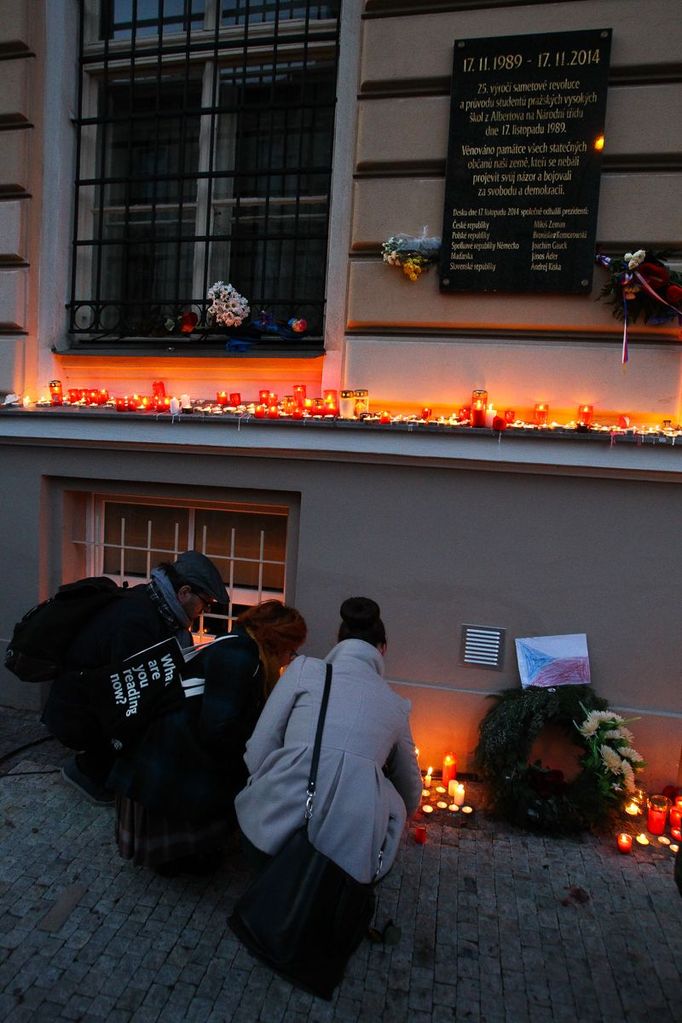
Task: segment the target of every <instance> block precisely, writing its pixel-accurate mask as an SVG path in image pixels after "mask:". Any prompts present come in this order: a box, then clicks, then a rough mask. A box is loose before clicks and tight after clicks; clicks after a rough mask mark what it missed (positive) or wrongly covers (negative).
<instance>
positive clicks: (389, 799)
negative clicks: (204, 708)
mask: <svg viewBox="0 0 682 1023" xmlns="http://www.w3.org/2000/svg"><path fill="white" fill-rule="evenodd" d="M326 662H329V663H330V664H331V665H332V666H333V675H332V685H331V694H330V697H329V705H328V707H327V716H326V718H325V724H324V732H323V734H322V749H321V753H320V762H319V767H318V772H317V787H316V793H315V799H314V804H313V814H312V818H311V820H310V822H309V825H308V833H309V836H310V840H311V842H312V844H313V845H314V846H315V848H316V849H318V850H319V851H320V852H322V853H324V854H325V855H326V856H329V858H330V859H332V860H333V861H334V862H335V863H337V864H338V865H339V866H340V867H342V868H343V869H344V870H346V871H347V872H348V873H349V874H351V875H352V876H353V877H354V878H356V879H357V880H358V881H363V882H368V881H372V880H373V879H375V878H376V877H382V876H383V875H384V874H385V873H386V872H387V871H388V869H389V868H390V867H391V865H392V863H393V861H394V859H395V857H396V854H397V852H398V845H399V842H400V837H401V834H402V830H403V826H404V824H405V820H406V817H407V815H408V814H409V815H411V814H413V813H414V811H415V810H416V809H417V807H418V806H419V802H420V798H421V788H422V780H421V775H420V773H419V767H418V765H417V760H416V756H415V751H414V741H413V739H412V734H411V732H410V724H409V712H410V703H409V701H408V700H404V699H403V698H402V697H400V696H398V695H397V693H395V692H393V690H392V689H391V688H390V686H389V685H388V684H387V683H386V682H385V681H384V679H383V678H382V672H383V657H382V656H381V654H380V653H379V651H378V650H377V649H376V647H373V646H371V644H369V643H365V642H364V640H359V639H346V640H343V641H342V642H341V643H338V644H337V645H336V646H335V647H334V648H333V650H331V652H330V653H329V654H328V655H327V658H326V661H321V660H318V659H317V658H313V657H297V658H296V660H295V661H294V662H293V663H292V664H291V665H290V666H289V668H287V670H286V672H285V673H284V674H283V675H282V677H281V679H280V680H279V682H278V683H277V685H276V686H275V688H274V690H273V692H272V693H271V695H270V697H269V698H268V701H267V703H266V705H265V709H264V710H263V713H262V714H261V717H260V719H259V721H258V724H257V725H256V729H255V731H254V733H253V735H252V736H251V739H250V740H249V742H248V743H247V746H246V754H245V757H244V759H245V761H246V765H247V767H248V769H249V774H250V777H249V780H248V783H247V786H246V788H245V789H243V790H242V792H240V793H239V795H238V796H237V798H236V800H235V809H236V811H237V817H238V820H239V825H240V827H241V829H242V831H243V832H244V834H245V835H246V837H247V838H248V839H249V840H250V841H251V842H252V843H253V845H255V846H256V847H257V848H258V849H261V850H262V851H263V852H265V853H269V854H271V855H272V854H274V853H276V852H277V851H278V850H279V848H280V847H281V845H282V844H283V843H284V841H285V840H286V839H287V838H288V837H289V836H290V835H291V834H293V832H294V831H295V830H296V829H297V828H299V827H301V825H302V824H303V822H304V813H305V803H306V788H307V784H308V776H309V772H310V762H311V759H312V748H313V743H314V741H315V729H316V727H317V719H318V715H319V711H320V704H321V701H322V692H323V689H324V676H325V667H326ZM380 850H383V852H382V856H381V858H380V855H379V853H380ZM377 871H378V873H377Z"/></svg>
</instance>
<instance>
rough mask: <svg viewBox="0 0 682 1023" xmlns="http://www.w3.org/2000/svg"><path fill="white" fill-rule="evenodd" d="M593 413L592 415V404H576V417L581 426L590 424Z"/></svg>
mask: <svg viewBox="0 0 682 1023" xmlns="http://www.w3.org/2000/svg"><path fill="white" fill-rule="evenodd" d="M593 415H594V408H593V406H592V405H579V406H578V415H577V417H576V418H577V420H578V422H579V423H581V424H582V425H583V426H589V425H590V423H591V422H592V418H593Z"/></svg>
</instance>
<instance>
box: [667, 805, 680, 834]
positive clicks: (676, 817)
mask: <svg viewBox="0 0 682 1023" xmlns="http://www.w3.org/2000/svg"><path fill="white" fill-rule="evenodd" d="M669 820H670V828H671V829H672V828H677V829H678V830H679V828H680V827H682V804H680V805H678V802H677V800H675V805H674V806H671V807H670V814H669Z"/></svg>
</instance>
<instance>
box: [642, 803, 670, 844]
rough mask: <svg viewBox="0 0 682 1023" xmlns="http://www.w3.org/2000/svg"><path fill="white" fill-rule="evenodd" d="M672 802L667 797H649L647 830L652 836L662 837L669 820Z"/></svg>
mask: <svg viewBox="0 0 682 1023" xmlns="http://www.w3.org/2000/svg"><path fill="white" fill-rule="evenodd" d="M669 807H670V800H669V799H668V797H667V796H649V798H648V800H647V817H646V828H647V831H648V832H649V834H650V835H662V834H663V832H664V831H665V823H666V820H667V819H668V808H669Z"/></svg>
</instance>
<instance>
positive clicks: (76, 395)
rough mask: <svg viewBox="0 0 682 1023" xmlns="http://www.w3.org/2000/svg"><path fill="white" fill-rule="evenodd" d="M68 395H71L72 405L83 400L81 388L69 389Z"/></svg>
mask: <svg viewBox="0 0 682 1023" xmlns="http://www.w3.org/2000/svg"><path fill="white" fill-rule="evenodd" d="M68 395H69V402H70V403H71V404H72V405H75V404H76V402H77V401H80V400H81V397H82V395H83V392H82V391H81V389H80V387H69V390H68Z"/></svg>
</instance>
